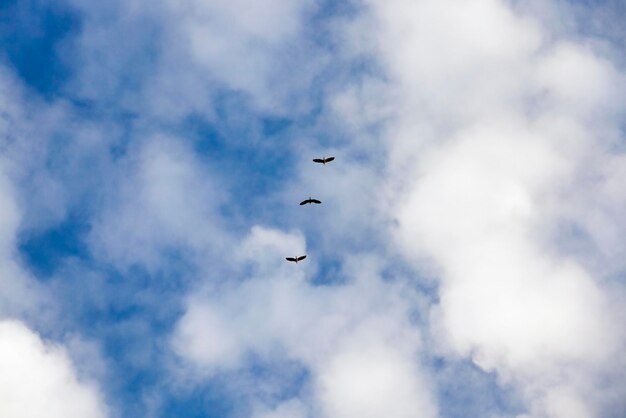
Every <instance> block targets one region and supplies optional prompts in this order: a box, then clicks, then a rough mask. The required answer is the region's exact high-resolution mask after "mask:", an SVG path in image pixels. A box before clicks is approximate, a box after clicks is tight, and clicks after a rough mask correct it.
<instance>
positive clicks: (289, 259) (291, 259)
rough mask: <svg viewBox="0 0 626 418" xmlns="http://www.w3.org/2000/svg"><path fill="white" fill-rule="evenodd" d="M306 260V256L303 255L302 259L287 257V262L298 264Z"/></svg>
mask: <svg viewBox="0 0 626 418" xmlns="http://www.w3.org/2000/svg"><path fill="white" fill-rule="evenodd" d="M305 258H306V255H301V256H300V257H285V260H287V261H293V262H294V263H296V264H298V261H302V260H304V259H305Z"/></svg>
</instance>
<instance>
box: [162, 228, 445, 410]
mask: <svg viewBox="0 0 626 418" xmlns="http://www.w3.org/2000/svg"><path fill="white" fill-rule="evenodd" d="M279 235H284V239H282V240H281V241H283V242H287V243H288V242H289V241H290V239H294V238H296V237H297V235H294V236H292V237H291V238H290V236H288V235H286V234H283V233H280V232H279V231H264V230H262V229H260V228H258V227H255V228H254V229H253V231H252V232H251V235H250V237H249V238H248V239H247V240H245V241H244V246H248V247H249V246H250V245H251V242H256V243H257V245H259V246H260V247H261V248H265V249H266V250H265V251H266V254H265V255H264V257H265V258H268V259H271V258H272V257H274V258H277V259H280V256H281V254H280V252H279V253H278V254H277V252H276V251H275V250H274V249H273V246H274V245H273V243H274V242H275V241H274V240H273V239H270V240H269V241H268V240H267V239H261V238H263V237H266V238H267V237H277V236H279ZM268 242H269V244H268ZM281 262H282V260H281ZM261 263H263V262H262V261H261ZM304 264H305V263H304ZM348 264H350V263H348ZM379 264H380V263H379V262H378V261H376V258H375V257H374V258H372V257H369V256H362V257H360V258H357V259H355V260H354V266H356V269H355V270H354V271H346V272H345V273H346V274H348V275H349V276H350V277H351V280H352V282H351V283H350V284H348V285H346V286H341V287H315V286H311V285H310V284H309V282H307V281H304V280H301V278H302V277H303V274H305V272H306V270H304V271H303V270H300V269H299V265H298V266H293V265H287V263H286V262H283V263H282V265H283V266H286V267H287V268H284V267H281V266H280V265H278V264H277V265H275V266H274V268H273V269H267V270H258V271H257V272H259V274H260V275H252V276H251V277H247V278H246V279H245V281H243V282H241V283H240V284H231V285H228V286H220V287H219V289H216V288H214V287H213V286H209V287H210V289H211V290H210V291H205V292H201V293H196V296H192V297H191V299H190V302H189V303H188V306H187V312H186V314H185V316H183V318H182V319H181V321H180V322H179V324H178V326H177V330H176V332H175V333H174V335H173V340H172V344H173V347H174V349H175V350H176V352H177V353H178V355H179V356H180V357H181V358H182V359H183V360H184V362H185V363H186V364H188V365H189V366H190V369H186V370H185V373H188V371H189V370H191V369H193V370H196V371H198V370H200V373H201V374H204V376H206V377H210V376H213V375H214V374H215V372H216V371H222V372H224V371H228V370H232V371H235V370H238V369H242V368H245V367H246V356H245V354H246V353H254V354H255V355H257V356H260V358H261V359H263V361H268V362H272V361H297V362H298V363H300V364H302V365H303V367H305V368H306V369H307V370H308V371H309V372H310V373H311V376H312V385H313V388H312V393H311V394H305V393H302V394H300V395H299V398H298V402H304V404H306V405H307V408H308V409H311V410H316V411H319V414H321V415H320V416H328V417H344V416H345V417H347V416H355V415H354V414H361V413H364V414H365V412H364V411H369V412H367V413H369V414H370V415H367V414H365V415H363V416H380V414H381V413H384V411H392V412H394V413H397V415H395V416H398V417H401V416H415V415H416V414H417V413H418V412H419V413H420V414H422V415H420V416H424V417H431V416H432V417H434V416H436V407H435V406H434V403H433V401H432V389H431V386H430V384H429V383H428V378H427V377H426V375H425V373H424V371H423V370H422V367H421V366H420V360H419V341H420V337H419V332H418V330H417V328H416V327H415V326H414V325H412V324H411V323H410V322H409V320H408V316H409V312H408V310H409V308H410V304H409V299H410V298H411V294H412V293H410V292H409V293H407V294H405V295H403V288H402V287H401V286H398V285H388V284H385V283H384V282H382V281H381V280H380V278H379V276H378V275H379V271H378V270H379ZM297 409H298V410H300V408H297ZM278 411H279V410H276V411H274V413H276V414H278V413H279V412H278Z"/></svg>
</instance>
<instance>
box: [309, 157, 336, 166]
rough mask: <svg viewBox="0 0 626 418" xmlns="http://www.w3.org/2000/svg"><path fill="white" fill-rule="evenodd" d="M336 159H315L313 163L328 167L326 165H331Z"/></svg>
mask: <svg viewBox="0 0 626 418" xmlns="http://www.w3.org/2000/svg"><path fill="white" fill-rule="evenodd" d="M334 159H335V157H324V158H314V159H313V162H315V163H320V164H324V165H326V163H329V162H331V161H332V160H334Z"/></svg>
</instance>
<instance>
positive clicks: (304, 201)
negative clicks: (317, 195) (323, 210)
mask: <svg viewBox="0 0 626 418" xmlns="http://www.w3.org/2000/svg"><path fill="white" fill-rule="evenodd" d="M310 201H311V199H307V200H303V201H302V202H300V206H302V205H306V204H307V203H309V202H310Z"/></svg>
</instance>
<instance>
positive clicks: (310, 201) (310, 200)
mask: <svg viewBox="0 0 626 418" xmlns="http://www.w3.org/2000/svg"><path fill="white" fill-rule="evenodd" d="M307 203H308V204H311V203H315V204H316V205H319V204H320V203H322V201H321V200H317V199H311V198H310V197H309V198H308V199H307V200H303V201H302V202H300V206H302V205H306V204H307Z"/></svg>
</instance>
